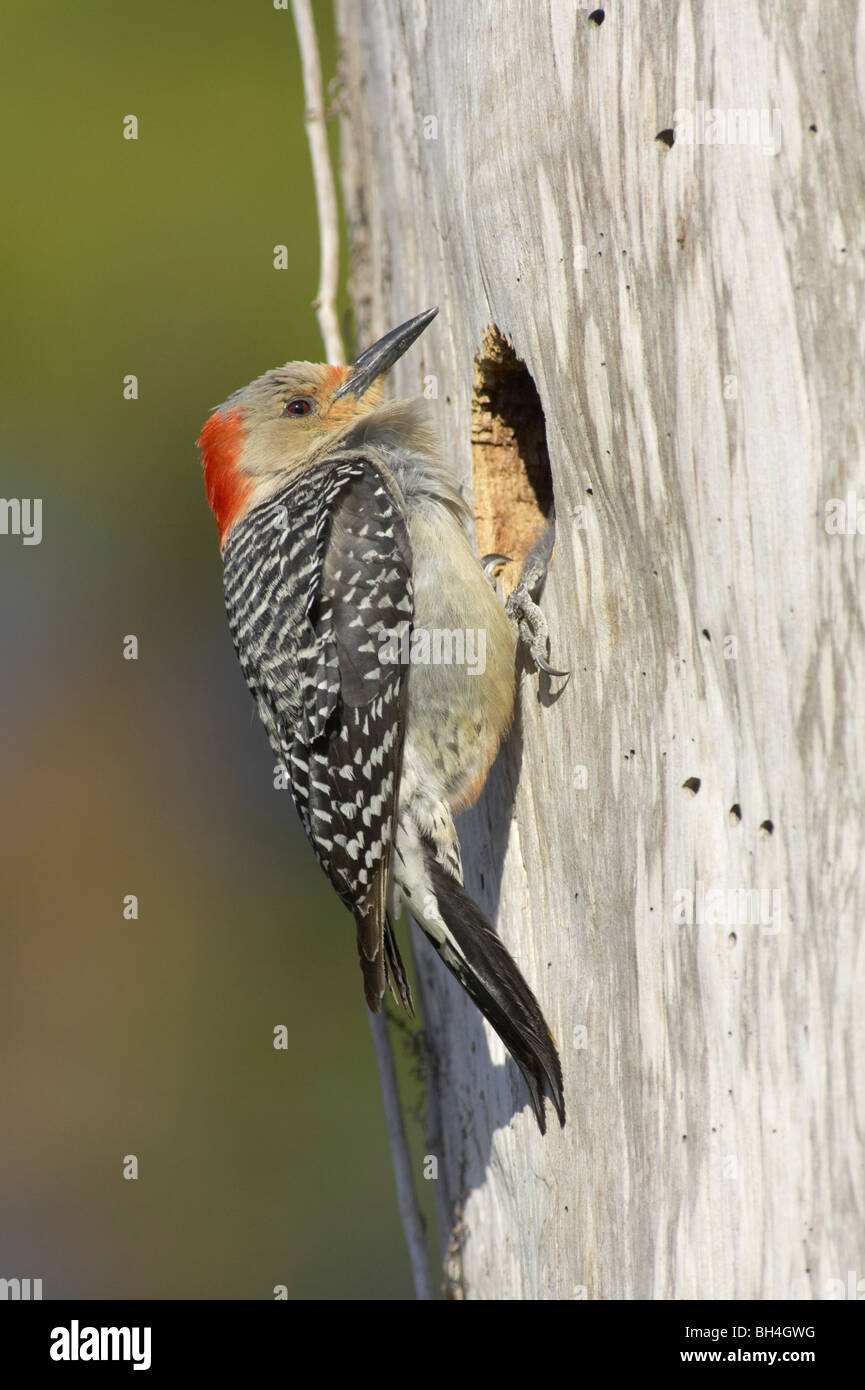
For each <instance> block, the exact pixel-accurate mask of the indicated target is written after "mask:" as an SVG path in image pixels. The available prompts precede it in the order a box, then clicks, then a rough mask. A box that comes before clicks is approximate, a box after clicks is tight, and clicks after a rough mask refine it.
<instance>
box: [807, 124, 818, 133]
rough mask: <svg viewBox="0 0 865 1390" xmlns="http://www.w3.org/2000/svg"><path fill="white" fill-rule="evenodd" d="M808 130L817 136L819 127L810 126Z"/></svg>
mask: <svg viewBox="0 0 865 1390" xmlns="http://www.w3.org/2000/svg"><path fill="white" fill-rule="evenodd" d="M808 129H809V130H811V131H813V132H814V134H815V135H816V134H817V127H816V126H815V125H809V127H808Z"/></svg>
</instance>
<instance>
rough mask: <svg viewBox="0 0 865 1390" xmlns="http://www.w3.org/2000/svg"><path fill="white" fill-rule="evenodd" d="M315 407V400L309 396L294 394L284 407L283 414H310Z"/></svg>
mask: <svg viewBox="0 0 865 1390" xmlns="http://www.w3.org/2000/svg"><path fill="white" fill-rule="evenodd" d="M313 407H314V402H313V401H311V400H310V399H309V397H308V396H292V398H291V400H290V401H286V403H285V405H284V406H283V407H282V413H283V415H309V414H310V413H311V412H312V410H313Z"/></svg>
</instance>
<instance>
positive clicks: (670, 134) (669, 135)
mask: <svg viewBox="0 0 865 1390" xmlns="http://www.w3.org/2000/svg"><path fill="white" fill-rule="evenodd" d="M655 139H656V140H660V142H661V144H662V145H666V146H667V149H668V150H671V149H672V148H673V146H674V145H675V143H676V132H675V131H674V130H659V131H658V133H657V135H656V136H655Z"/></svg>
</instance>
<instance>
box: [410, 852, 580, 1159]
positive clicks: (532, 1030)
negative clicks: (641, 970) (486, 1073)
mask: <svg viewBox="0 0 865 1390" xmlns="http://www.w3.org/2000/svg"><path fill="white" fill-rule="evenodd" d="M424 858H425V867H426V871H427V874H428V876H429V880H430V884H431V887H432V890H433V892H434V893H435V897H436V900H437V904H438V911H439V913H440V915H441V918H442V921H443V922H444V924H445V926H446V927H447V934H446V935H443V934H442V933H441V932H440V931H439V932H438V933H437V932H436V930H435V925H434V924H433V923H425V922H424V921H423V920H422V918H418V920H419V922H420V925H421V927H422V928H423V930H424V932H425V933H426V935H427V936H428V937H429V939H430V941H431V942H432V944H433V946H434V947H435V949H436V951H437V952H438V954H439V955H440V956H441V958H442V960H443V961H444V963H445V965H446V966H447V967H448V969H449V970H450V971H451V973H452V974H454V975H455V976H456V978H457V979H458V980H459V982H460V984H461V985H462V987H463V989H464V990H465V991H466V993H467V994H469V996H470V997H471V998H472V1000H473V1001H474V1003H475V1004H476V1005H477V1007H478V1008H479V1009H480V1011H481V1013H482V1014H483V1016H484V1018H485V1019H486V1020H487V1022H488V1023H489V1024H490V1025H491V1026H492V1027H493V1028H494V1029H495V1031H496V1032H497V1033H498V1035H499V1037H500V1038H501V1040H502V1042H503V1043H504V1045H505V1047H506V1048H507V1049H508V1051H509V1052H510V1054H511V1056H512V1057H513V1059H514V1061H515V1062H516V1064H517V1066H518V1067H519V1069H520V1071H521V1072H522V1074H523V1077H524V1079H525V1082H526V1085H527V1086H528V1089H529V1095H530V1096H531V1101H532V1106H533V1108H534V1112H535V1115H536V1116H537V1121H538V1124H539V1125H540V1129H541V1133H542V1134H544V1133H545V1132H546V1116H545V1113H544V1097H545V1096H549V1098H550V1100H551V1101H552V1103H553V1106H554V1108H555V1111H556V1114H557V1115H558V1117H559V1123H560V1124H562V1125H564V1123H565V1098H564V1092H563V1088H562V1068H561V1063H560V1062H559V1055H558V1052H557V1051H556V1044H555V1042H554V1040H553V1037H552V1034H551V1033H550V1030H549V1028H548V1027H547V1024H546V1022H545V1020H544V1016H543V1014H542V1013H541V1010H540V1008H539V1006H538V1002H537V1000H536V999H535V996H534V995H533V994H532V992H531V990H530V989H529V987H528V985H527V984H526V982H525V980H524V979H523V977H522V975H521V974H520V972H519V970H518V969H517V967H516V965H515V963H514V961H513V960H512V958H511V956H510V955H509V954H508V952H507V951H506V950H505V948H504V946H503V945H502V943H501V941H500V940H499V938H498V937H497V936H496V934H495V932H494V931H493V930H492V928H491V926H490V924H489V922H488V921H487V920H486V918H485V917H484V915H483V913H482V912H481V911H480V909H479V908H478V907H477V906H476V905H475V903H473V902H472V900H471V898H470V897H469V896H468V894H467V893H466V891H465V889H464V888H463V887H462V886H461V885H460V884H459V883H457V881H456V879H454V878H452V877H451V875H450V874H449V873H447V871H446V870H445V869H443V868H442V866H441V865H440V864H439V863H438V862H437V861H436V859H435V856H434V854H433V853H432V852H431V851H430V850H429V849H428V848H425V853H424ZM449 938H452V939H449Z"/></svg>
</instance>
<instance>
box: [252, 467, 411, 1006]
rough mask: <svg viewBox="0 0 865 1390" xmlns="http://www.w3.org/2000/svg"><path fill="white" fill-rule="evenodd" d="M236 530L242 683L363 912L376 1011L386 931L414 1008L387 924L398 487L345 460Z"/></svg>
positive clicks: (337, 879)
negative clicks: (253, 578) (252, 577)
mask: <svg viewBox="0 0 865 1390" xmlns="http://www.w3.org/2000/svg"><path fill="white" fill-rule="evenodd" d="M253 528H254V531H255V535H254V537H253V536H252V535H251V534H250V531H251V530H252V529H253ZM237 529H238V535H237V537H236V540H233V541H231V542H230V543H229V546H228V547H227V548H226V556H225V563H226V571H225V573H226V598H227V600H228V607H229V619H230V621H231V627H232V633H233V635H234V639H235V645H236V647H237V650H238V655H239V656H240V660H241V665H242V667H243V670H244V674H245V675H246V678H247V681H248V683H249V685H250V688H251V690H252V692H253V694H254V695H255V697H256V700H257V702H258V707H259V712H260V714H261V717H262V720H263V722H264V724H265V726H266V728H267V730H268V734H269V736H270V740H271V744H272V746H273V747H274V749H275V750H276V752H277V755H278V756H279V757H280V758H281V759H282V761H283V762H284V763H285V765H286V768H287V771H288V774H289V781H290V785H291V790H292V795H293V797H294V801H295V804H296V806H297V809H298V812H299V813H300V818H301V821H302V822H303V826H304V829H305V830H306V833H307V835H308V836H309V839H310V841H311V843H312V845H313V848H314V849H315V852H316V855H317V857H318V859H319V862H320V863H321V865H322V868H323V869H324V870H325V872H326V873H327V875H328V877H329V878H330V880H331V882H332V883H333V885H334V887H335V888H336V890H337V892H338V893H339V895H340V897H341V898H342V900H343V902H345V904H346V905H347V906H348V907H350V908H351V910H352V912H353V913H354V915H355V920H356V923H357V932H358V950H359V954H360V961H361V966H362V969H363V974H364V987H365V992H366V997H367V1002H368V1003H369V1005H370V1007H371V1008H373V1009H378V1008H379V1007H380V1004H381V999H382V996H383V993H384V988H385V980H386V967H385V950H384V947H385V937H386V936H387V948H388V955H389V956H390V958H391V965H392V968H393V970H394V975H395V976H396V984H397V987H398V988H399V989H400V993H401V994H402V995H403V998H404V1000H405V1002H408V999H407V986H406V987H405V990H404V989H403V985H402V980H401V977H402V969H401V965H400V962H399V959H398V953H397V952H396V948H395V945H394V944H393V942H392V939H391V936H390V931H389V927H388V924H387V895H388V877H389V868H390V849H391V844H392V841H393V837H394V826H395V817H396V806H397V797H398V790H399V775H400V766H401V758H402V738H403V731H404V724H405V699H406V693H407V691H406V677H407V674H408V672H407V668H406V666H405V665H403V664H401V663H400V662H399V661H398V660H396V659H395V657H396V656H397V654H398V652H397V643H396V642H395V641H393V640H388V634H393V633H398V632H400V631H402V630H404V629H407V628H408V625H409V624H410V622H411V616H412V584H411V548H410V544H409V539H408V533H407V530H406V526H405V522H404V520H403V513H402V508H401V506H400V502H399V500H398V497H397V495H396V492H395V485H394V484H393V483H392V482H391V480H390V479H389V478H386V477H385V475H384V474H383V473H382V472H381V471H380V470H379V469H378V468H377V467H376V466H375V465H374V464H373V463H372V462H370V461H369V460H368V459H365V458H363V457H362V456H350V457H346V458H344V459H341V460H339V461H338V462H336V463H333V462H331V463H330V464H329V465H328V466H327V467H326V468H323V469H319V470H316V471H315V472H314V473H311V474H307V475H306V476H305V477H304V478H303V479H301V480H299V481H298V482H296V483H294V484H292V485H291V486H290V487H289V488H287V489H286V490H285V491H284V492H283V493H281V494H280V495H279V496H278V497H277V498H275V499H274V501H273V502H271V503H268V504H267V505H266V506H264V507H261V508H259V509H257V513H254V514H252V515H251V516H250V517H249V518H247V520H246V521H245V522H244V523H242V524H241V526H240V527H238V528H237ZM245 533H246V534H245ZM250 567H254V568H255V569H256V570H257V578H256V582H255V583H254V584H251V583H250V581H249V571H250ZM232 600H233V601H232Z"/></svg>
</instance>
